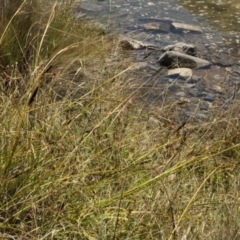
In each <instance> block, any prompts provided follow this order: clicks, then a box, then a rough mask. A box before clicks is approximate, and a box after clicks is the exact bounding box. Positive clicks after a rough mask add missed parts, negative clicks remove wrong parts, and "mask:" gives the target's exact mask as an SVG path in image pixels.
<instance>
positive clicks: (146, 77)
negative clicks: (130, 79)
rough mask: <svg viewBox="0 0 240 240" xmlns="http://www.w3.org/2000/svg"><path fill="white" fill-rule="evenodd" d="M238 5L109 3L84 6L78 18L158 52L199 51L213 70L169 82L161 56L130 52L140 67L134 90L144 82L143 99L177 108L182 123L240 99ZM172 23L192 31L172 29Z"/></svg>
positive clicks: (223, 0)
mask: <svg viewBox="0 0 240 240" xmlns="http://www.w3.org/2000/svg"><path fill="white" fill-rule="evenodd" d="M237 1H238V0H232V1H227V0H202V1H198V0H162V1H160V0H151V1H146V0H105V1H97V2H96V1H95V2H92V1H91V2H88V1H84V2H82V3H81V4H80V6H79V9H78V11H77V15H79V16H83V15H84V16H85V15H87V16H88V17H90V18H94V19H97V21H99V22H101V23H102V24H104V26H105V27H106V31H107V32H117V33H119V34H122V35H124V36H127V37H130V38H133V39H135V40H139V41H143V42H147V43H150V44H152V45H154V46H157V47H159V48H163V47H165V46H168V45H172V44H175V43H179V42H184V43H188V44H193V45H195V46H196V49H197V55H198V57H200V58H202V59H205V60H208V61H210V62H211V63H212V66H211V67H210V68H209V69H193V75H192V78H191V79H190V80H188V81H186V79H182V78H178V79H170V78H169V77H167V76H166V71H167V70H166V69H160V68H159V63H158V61H157V60H158V58H159V56H160V53H159V52H158V51H156V52H153V53H152V50H151V49H148V48H146V49H141V50H136V51H132V52H131V55H132V56H133V59H135V61H136V62H137V63H138V64H139V65H138V68H136V69H135V72H134V73H133V76H135V79H137V80H136V83H137V84H136V87H138V86H140V85H141V84H142V82H140V81H139V80H138V79H140V76H141V79H142V81H146V83H145V84H144V85H143V87H142V94H141V96H142V97H141V98H142V101H145V102H146V105H147V106H148V107H149V108H151V107H153V108H154V109H156V107H159V108H161V107H162V106H163V104H173V105H175V106H176V105H177V106H179V107H178V108H179V111H178V112H179V116H178V117H179V119H181V121H182V119H186V118H195V119H197V120H200V121H205V120H207V119H208V118H209V117H211V115H212V112H213V111H211V110H214V109H215V108H228V107H229V106H230V104H232V102H234V101H236V100H240V93H239V87H240V80H239V78H240V68H239V64H240V51H239V45H240V43H239V41H240V34H239V31H240V3H238V2H237ZM172 23H180V24H188V25H191V26H193V27H194V28H193V29H192V28H191V27H190V28H189V29H173V28H172Z"/></svg>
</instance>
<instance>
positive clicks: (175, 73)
mask: <svg viewBox="0 0 240 240" xmlns="http://www.w3.org/2000/svg"><path fill="white" fill-rule="evenodd" d="M167 76H168V77H171V78H178V77H181V78H184V79H190V78H191V77H192V70H191V69H190V68H175V69H170V70H168V72H167Z"/></svg>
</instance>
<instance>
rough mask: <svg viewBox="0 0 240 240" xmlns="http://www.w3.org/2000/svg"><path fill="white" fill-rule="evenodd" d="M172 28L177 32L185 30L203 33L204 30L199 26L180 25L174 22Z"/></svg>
mask: <svg viewBox="0 0 240 240" xmlns="http://www.w3.org/2000/svg"><path fill="white" fill-rule="evenodd" d="M172 27H173V29H174V30H175V29H176V30H183V31H184V30H185V31H193V32H199V33H202V32H203V31H202V28H201V27H200V26H197V25H192V24H186V23H179V22H172Z"/></svg>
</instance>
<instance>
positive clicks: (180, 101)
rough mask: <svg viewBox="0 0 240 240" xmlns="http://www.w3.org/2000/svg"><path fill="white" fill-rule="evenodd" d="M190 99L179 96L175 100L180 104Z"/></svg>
mask: <svg viewBox="0 0 240 240" xmlns="http://www.w3.org/2000/svg"><path fill="white" fill-rule="evenodd" d="M190 102H191V101H190V100H189V99H188V98H185V97H180V98H179V100H178V101H177V104H179V105H182V104H186V103H190Z"/></svg>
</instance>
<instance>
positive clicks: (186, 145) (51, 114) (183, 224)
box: [0, 0, 240, 240]
mask: <svg viewBox="0 0 240 240" xmlns="http://www.w3.org/2000/svg"><path fill="white" fill-rule="evenodd" d="M10 6H11V7H10ZM0 9H1V21H0V24H1V25H0V29H1V38H0V39H1V40H0V64H1V65H0V66H1V70H0V77H1V93H0V99H1V105H0V107H1V111H0V119H1V121H0V133H1V138H0V149H1V151H0V199H1V203H0V237H1V239H24V240H25V239H91V240H92V239H112V240H114V239H231V240H232V239H238V238H239V236H240V232H239V227H240V226H239V225H240V221H239V220H240V196H239V186H240V183H239V179H240V176H239V172H240V171H239V156H240V142H239V137H240V136H239V132H240V124H239V117H238V105H237V104H235V105H234V104H233V105H232V107H231V108H230V109H228V110H225V111H223V110H222V109H220V108H216V113H215V115H214V118H213V119H212V120H209V121H208V122H196V121H195V120H194V119H189V121H188V122H187V123H186V124H185V125H184V126H183V125H182V124H181V123H179V122H177V120H176V119H174V118H173V117H172V116H173V115H174V112H175V111H176V109H175V107H174V104H173V105H171V106H169V105H168V106H162V107H160V108H159V109H158V108H156V109H154V110H150V109H146V108H145V107H144V106H143V104H142V103H141V102H139V101H138V100H137V99H138V94H139V92H141V91H140V90H141V86H139V87H138V88H137V89H136V88H135V87H134V86H133V79H132V75H131V69H132V67H133V64H132V63H131V60H130V59H128V58H126V55H125V54H124V53H122V52H121V51H120V49H118V44H117V41H118V40H117V38H116V37H114V36H106V35H104V31H103V30H102V29H99V28H96V27H95V26H93V25H92V24H91V23H89V22H85V21H84V20H80V21H75V19H73V18H72V10H71V9H72V6H71V4H68V3H65V4H63V5H61V6H59V5H58V4H57V3H49V1H44V0H42V1H28V0H22V1H17V3H16V1H11V0H10V1H3V2H1V3H0ZM20 30H21V31H20Z"/></svg>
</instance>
